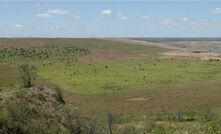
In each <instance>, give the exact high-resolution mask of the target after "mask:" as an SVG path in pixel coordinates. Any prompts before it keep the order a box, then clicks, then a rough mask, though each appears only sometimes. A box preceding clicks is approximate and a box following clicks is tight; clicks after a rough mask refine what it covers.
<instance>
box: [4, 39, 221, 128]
mask: <svg viewBox="0 0 221 134" xmlns="http://www.w3.org/2000/svg"><path fill="white" fill-rule="evenodd" d="M167 51H169V48H168V49H166V48H161V47H154V46H153V45H140V44H136V43H127V42H121V41H117V40H110V39H0V52H1V53H0V61H1V62H0V89H2V90H4V89H8V88H13V87H16V86H17V87H18V86H20V85H21V80H20V78H19V72H18V70H17V67H18V66H19V65H21V64H24V63H29V64H33V65H35V66H36V67H37V68H38V79H37V81H36V84H45V85H50V86H51V85H52V86H59V87H61V89H62V90H63V92H64V95H65V97H66V99H67V100H68V101H70V102H71V103H75V104H76V105H77V106H78V107H79V108H80V109H82V111H85V112H86V113H90V114H93V115H95V116H96V117H98V118H101V119H103V118H104V117H105V115H106V113H107V111H110V112H112V113H114V114H117V115H121V118H120V117H119V118H120V120H121V124H128V123H129V124H130V123H131V124H134V123H135V124H136V123H138V122H141V124H142V123H143V122H142V120H143V119H144V118H146V116H145V115H146V113H149V112H156V113H160V112H162V111H167V112H172V113H174V112H175V113H176V112H177V111H189V110H199V109H204V108H208V107H209V108H210V109H214V111H216V113H217V114H218V115H219V114H220V112H219V111H220V102H221V97H220V96H221V90H220V87H221V69H220V68H221V62H220V61H219V60H199V59H195V58H164V57H163V55H162V53H163V52H167ZM165 116H166V114H165ZM163 117H164V116H163ZM122 122H123V123H122ZM166 122H167V124H170V123H171V122H170V120H167V121H166ZM168 122H169V123H168ZM164 123H165V122H164ZM191 123H193V122H187V123H186V124H183V125H184V126H188V125H189V127H191ZM194 123H195V124H197V123H199V122H196V121H195V122H194ZM116 124H117V123H116ZM172 125H174V124H173V123H172ZM176 125H177V124H176ZM178 125H180V126H179V127H181V128H182V126H181V125H182V124H178Z"/></svg>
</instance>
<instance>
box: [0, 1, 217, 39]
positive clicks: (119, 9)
mask: <svg viewBox="0 0 221 134" xmlns="http://www.w3.org/2000/svg"><path fill="white" fill-rule="evenodd" d="M0 37H73V38H79V37H82V38H84V37H85V38H87V37H221V1H212V0H208V1H200V0H198V1H196V0H195V1H191V0H187V1H181V0H177V1H168V0H164V1H158V0H157V1H145V0H143V1H137V0H130V1H127V0H124V1H116V0H115V1H113V0H112V1H110V0H100V1H93V0H90V1H65V0H60V1H53V0H48V1H44V0H40V1H34V0H29V1H27V0H26V1H20V0H17V1H0Z"/></svg>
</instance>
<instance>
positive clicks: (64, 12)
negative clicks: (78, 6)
mask: <svg viewBox="0 0 221 134" xmlns="http://www.w3.org/2000/svg"><path fill="white" fill-rule="evenodd" d="M36 16H37V17H44V18H48V17H52V16H69V17H73V18H74V19H76V20H78V19H80V16H79V15H75V14H72V13H71V12H70V11H68V10H62V9H49V10H47V11H46V12H45V13H39V14H37V15H36Z"/></svg>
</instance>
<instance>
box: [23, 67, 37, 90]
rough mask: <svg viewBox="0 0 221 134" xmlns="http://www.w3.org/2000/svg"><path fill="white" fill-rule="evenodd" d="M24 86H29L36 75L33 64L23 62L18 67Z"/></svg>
mask: <svg viewBox="0 0 221 134" xmlns="http://www.w3.org/2000/svg"><path fill="white" fill-rule="evenodd" d="M19 69H20V72H21V77H22V80H23V84H24V87H31V86H32V84H33V83H32V82H33V80H35V79H36V77H37V68H36V67H35V66H33V65H28V64H24V65H21V66H20V67H19Z"/></svg>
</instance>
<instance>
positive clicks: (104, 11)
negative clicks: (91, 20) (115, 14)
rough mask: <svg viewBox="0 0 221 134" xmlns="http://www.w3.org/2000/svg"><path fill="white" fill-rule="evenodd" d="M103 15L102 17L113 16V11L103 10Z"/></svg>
mask: <svg viewBox="0 0 221 134" xmlns="http://www.w3.org/2000/svg"><path fill="white" fill-rule="evenodd" d="M101 14H102V15H111V14H112V11H111V10H109V9H107V10H103V11H101Z"/></svg>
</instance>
